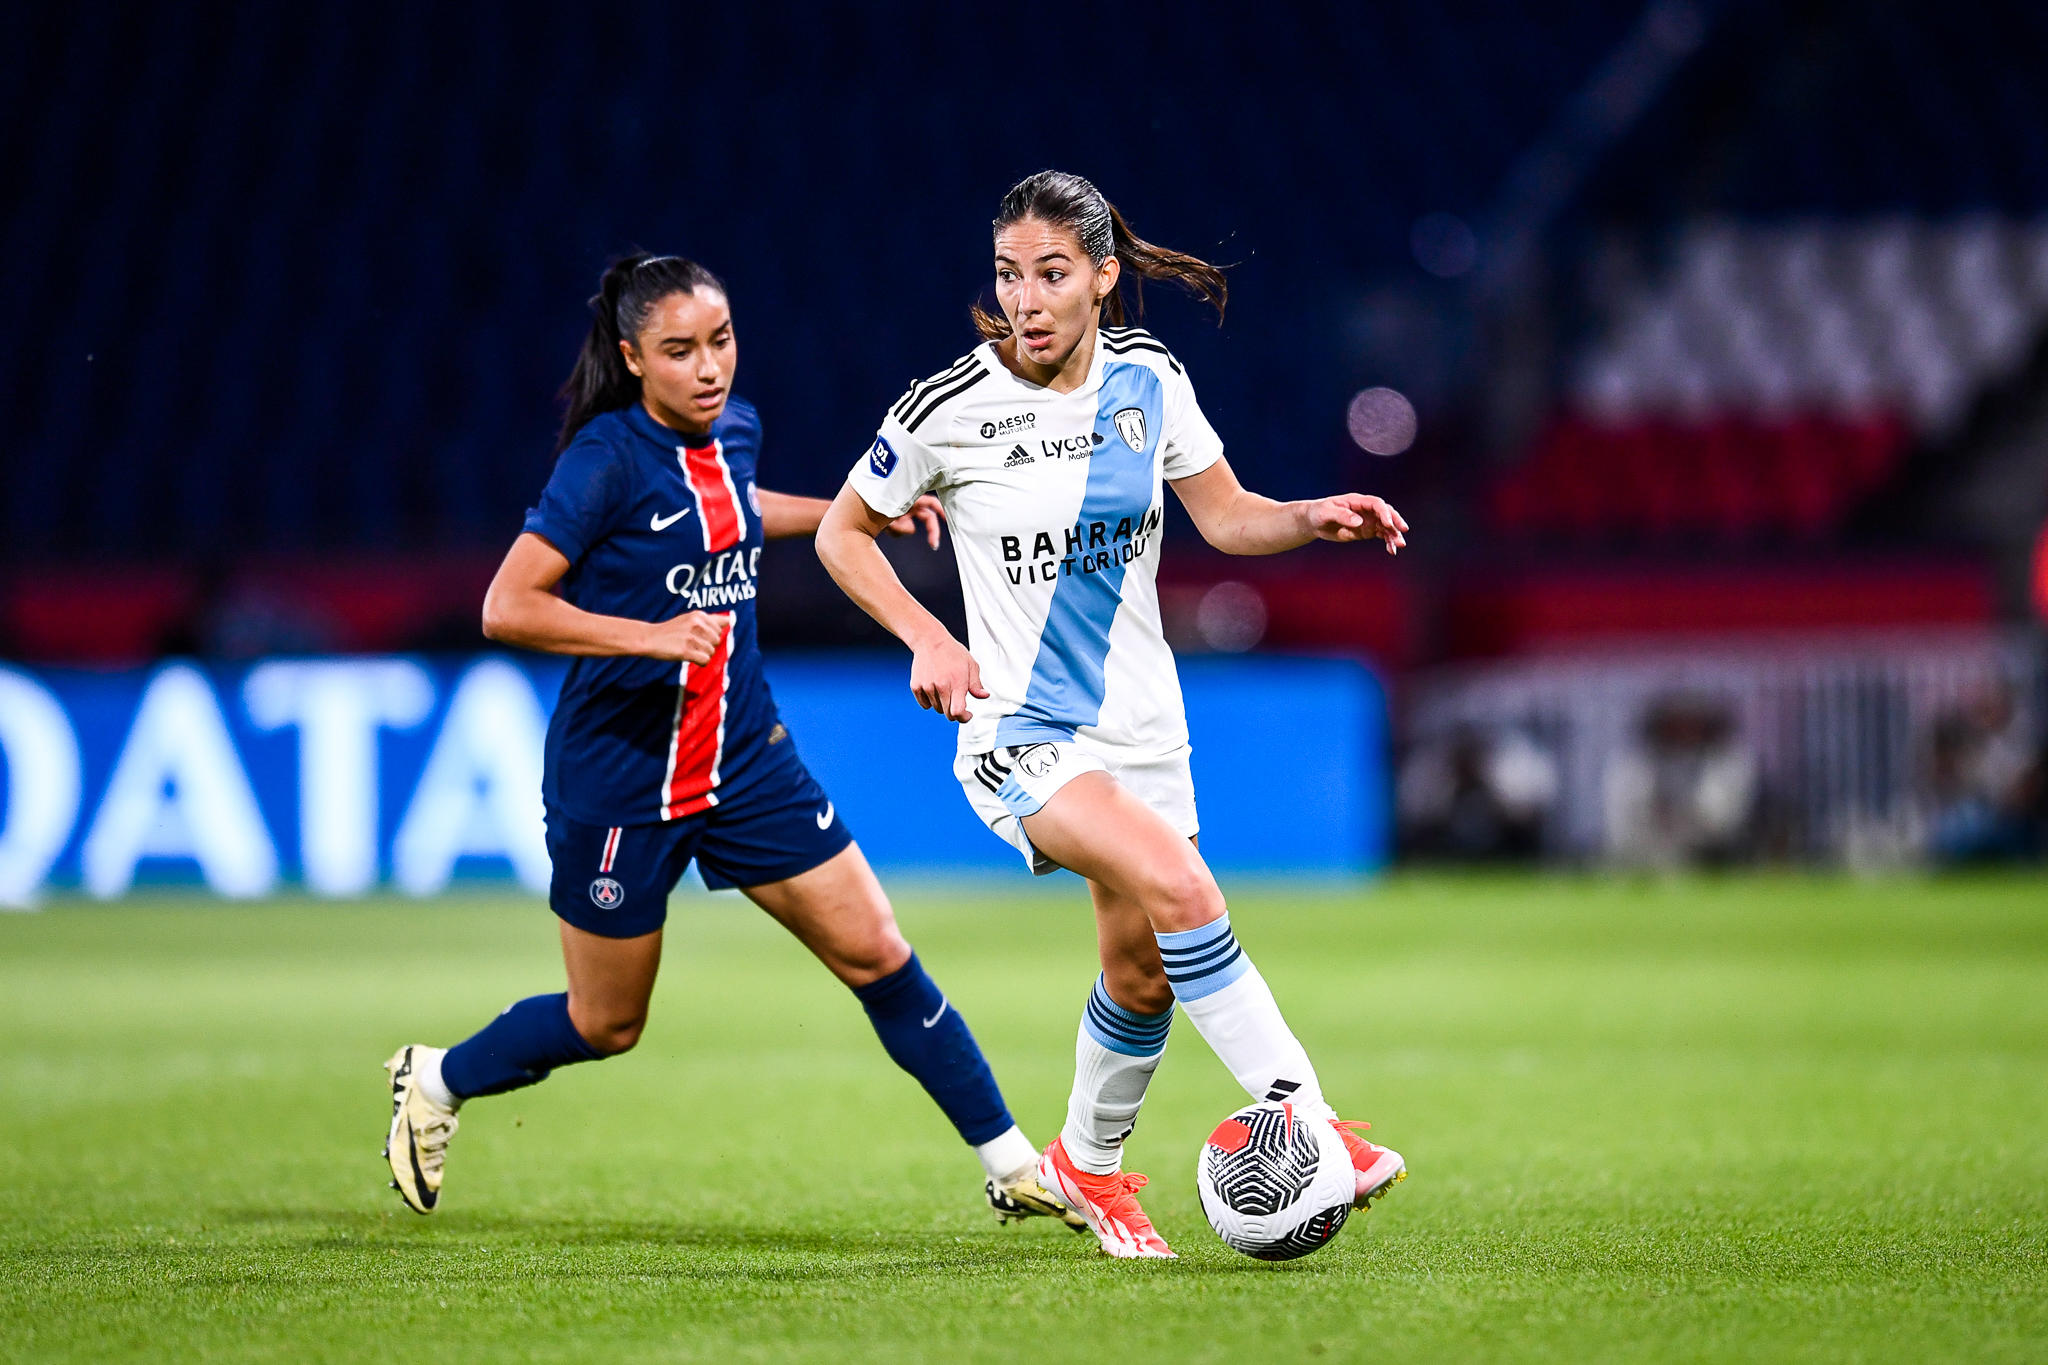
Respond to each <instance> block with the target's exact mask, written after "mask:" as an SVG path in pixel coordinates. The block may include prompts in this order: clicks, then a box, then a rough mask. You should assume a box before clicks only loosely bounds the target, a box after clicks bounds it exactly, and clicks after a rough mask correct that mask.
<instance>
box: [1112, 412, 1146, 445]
mask: <svg viewBox="0 0 2048 1365" xmlns="http://www.w3.org/2000/svg"><path fill="white" fill-rule="evenodd" d="M1116 429H1117V434H1118V435H1120V436H1122V437H1123V438H1124V444H1125V445H1127V446H1129V447H1130V448H1131V449H1132V450H1135V451H1137V452H1138V453H1139V454H1140V455H1143V454H1144V453H1145V410H1144V409H1143V408H1118V409H1117V413H1116Z"/></svg>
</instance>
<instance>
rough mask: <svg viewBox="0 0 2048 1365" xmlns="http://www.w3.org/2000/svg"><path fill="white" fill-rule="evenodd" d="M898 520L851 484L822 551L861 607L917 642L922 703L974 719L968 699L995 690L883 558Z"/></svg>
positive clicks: (913, 677) (915, 664) (915, 668)
mask: <svg viewBox="0 0 2048 1365" xmlns="http://www.w3.org/2000/svg"><path fill="white" fill-rule="evenodd" d="M894 520H895V518H894V517H888V516H884V515H883V514H882V513H880V512H877V511H876V510H875V509H874V508H872V507H870V506H868V504H867V502H866V500H865V499H863V498H862V497H861V495H860V494H858V493H856V492H854V490H853V485H852V484H851V483H848V484H847V485H845V486H844V487H842V488H841V489H840V490H839V496H838V497H836V498H834V499H833V500H832V506H831V507H829V508H827V509H826V511H825V520H824V523H823V524H822V525H820V526H819V527H818V542H817V543H818V558H819V559H820V560H822V561H823V562H824V565H825V572H827V573H829V574H831V575H832V581H833V582H835V583H837V584H838V585H839V587H840V589H841V590H842V591H844V592H845V593H846V595H847V596H848V597H850V598H852V599H853V600H854V602H855V604H856V605H858V606H859V607H860V609H861V610H862V611H864V612H866V613H867V614H868V615H870V616H872V617H874V618H875V620H876V621H877V622H879V623H880V624H881V627H882V629H884V630H886V631H888V632H889V633H890V634H891V635H894V636H895V637H896V638H897V639H899V640H901V641H902V642H903V643H904V644H906V645H908V646H910V656H911V657H910V691H911V695H913V696H915V697H916V698H917V704H918V705H919V706H922V707H923V708H924V709H925V710H927V711H937V712H938V713H939V714H940V715H942V716H944V717H945V718H946V719H948V720H953V721H962V722H964V721H967V720H970V719H972V716H971V714H970V713H969V712H968V710H967V699H968V698H969V697H986V696H987V695H988V689H987V688H985V687H983V686H982V685H981V667H980V665H978V664H976V663H975V662H974V656H973V655H972V654H969V653H968V652H967V646H965V645H963V644H961V643H960V642H959V641H958V640H956V639H954V638H953V632H952V631H950V630H947V629H946V624H945V622H943V621H941V620H940V619H939V618H938V617H936V616H934V615H932V614H931V613H930V612H929V611H927V610H925V606H924V604H923V603H922V602H920V601H918V600H917V599H916V598H915V597H912V596H911V595H910V589H908V588H906V587H904V586H903V580H902V579H900V578H898V577H897V576H896V570H895V568H894V567H892V566H891V565H890V563H889V561H888V560H887V559H885V558H883V556H882V551H881V548H880V547H879V546H877V545H876V544H875V537H876V536H879V535H880V534H882V532H884V531H886V530H888V529H889V523H890V522H892V521H894Z"/></svg>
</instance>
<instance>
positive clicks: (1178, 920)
mask: <svg viewBox="0 0 2048 1365" xmlns="http://www.w3.org/2000/svg"><path fill="white" fill-rule="evenodd" d="M1150 880H1151V882H1152V886H1151V888H1150V891H1151V894H1150V895H1148V896H1147V897H1146V901H1145V910H1146V914H1147V916H1148V917H1149V918H1150V919H1151V921H1152V927H1153V928H1154V929H1156V930H1158V931H1159V932H1161V933H1178V932H1180V931H1182V930H1185V929H1199V928H1201V927H1202V926H1203V925H1205V924H1208V923H1210V922H1211V921H1213V920H1215V919H1217V918H1218V917H1220V916H1221V915H1222V914H1223V910H1224V905H1223V892H1222V890H1221V889H1220V888H1219V887H1218V886H1217V885H1216V879H1215V878H1214V877H1212V876H1210V875H1209V869H1208V868H1206V867H1204V866H1202V864H1201V863H1199V862H1181V863H1175V864H1172V865H1170V866H1168V867H1165V868H1162V869H1160V871H1158V872H1157V873H1155V874H1154V875H1153V877H1152V878H1151V879H1150Z"/></svg>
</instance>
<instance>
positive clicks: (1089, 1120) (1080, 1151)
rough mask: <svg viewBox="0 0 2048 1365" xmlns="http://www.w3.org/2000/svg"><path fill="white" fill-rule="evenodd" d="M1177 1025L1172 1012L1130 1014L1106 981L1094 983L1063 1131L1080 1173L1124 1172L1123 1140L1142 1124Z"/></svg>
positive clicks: (1069, 1154) (1079, 1040)
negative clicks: (1143, 1107) (1168, 1035)
mask: <svg viewBox="0 0 2048 1365" xmlns="http://www.w3.org/2000/svg"><path fill="white" fill-rule="evenodd" d="M1172 1024H1173V1010H1172V1009H1170V1008H1169V1009H1168V1010H1167V1011H1166V1013H1164V1014H1139V1013H1138V1012H1137V1011H1136V1010H1127V1009H1125V1008H1124V1007H1123V1006H1122V1005H1119V1004H1117V1003H1116V1001H1114V1000H1112V999H1110V998H1109V991H1108V990H1107V989H1106V988H1105V986H1104V984H1103V981H1102V978H1100V977H1097V978H1096V979H1095V989H1094V990H1093V991H1092V992H1090V993H1089V996H1088V1008H1087V1009H1086V1010H1084V1011H1083V1012H1082V1014H1081V1029H1080V1035H1079V1037H1078V1038H1076V1040H1075V1042H1074V1091H1073V1094H1072V1095H1071V1096H1069V1097H1068V1099H1067V1126H1066V1127H1065V1128H1062V1129H1061V1130H1060V1141H1061V1143H1062V1144H1063V1145H1064V1146H1065V1147H1066V1149H1067V1158H1068V1159H1069V1160H1071V1161H1072V1162H1073V1163H1074V1165H1075V1166H1077V1167H1079V1168H1080V1169H1081V1170H1084V1171H1087V1172H1088V1173H1089V1174H1091V1175H1112V1174H1114V1173H1115V1172H1116V1171H1118V1170H1120V1169H1122V1166H1123V1159H1124V1139H1125V1138H1127V1137H1129V1136H1130V1135H1131V1128H1132V1126H1133V1125H1134V1124H1136V1123H1137V1121H1138V1107H1139V1106H1140V1105H1142V1104H1143V1103H1144V1102H1145V1087H1146V1086H1147V1085H1149V1084H1151V1081H1152V1073H1153V1072H1154V1071H1157V1070H1158V1069H1159V1059H1160V1058H1161V1057H1162V1056H1164V1055H1165V1053H1166V1032H1167V1030H1168V1029H1169V1028H1170V1027H1171V1026H1172Z"/></svg>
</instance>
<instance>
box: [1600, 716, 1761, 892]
mask: <svg viewBox="0 0 2048 1365" xmlns="http://www.w3.org/2000/svg"><path fill="white" fill-rule="evenodd" d="M1604 781H1605V792H1604V793H1603V795H1604V797H1605V802H1606V813H1607V850H1608V853H1609V854H1610V855H1611V856H1613V857H1614V858H1615V859H1616V860H1617V861H1620V862H1624V863H1630V864H1634V865H1636V866H1640V867H1682V866H1687V865H1693V864H1700V863H1721V862H1729V861H1732V860H1734V859H1736V858H1740V857H1744V856H1746V855H1747V854H1749V853H1750V852H1751V851H1752V848H1753V834H1754V824H1755V819H1754V817H1755V813H1756V806H1757V763H1756V756H1755V755H1754V754H1752V753H1751V752H1750V751H1749V749H1748V748H1747V747H1745V746H1744V745H1743V744H1741V743H1740V742H1738V740H1737V736H1736V727H1735V716H1734V713H1733V712H1732V711H1731V710H1730V709H1729V706H1728V704H1727V703H1726V702H1724V701H1722V700H1720V699H1718V698H1714V697H1706V696H1701V695H1698V694H1695V693H1676V694H1672V695H1668V696H1664V697H1661V698H1658V699H1657V700H1655V701H1652V702H1651V703H1650V705H1649V706H1648V707H1647V708H1646V709H1645V711H1644V713H1643V722H1642V731H1641V738H1640V742H1639V743H1638V744H1637V745H1636V746H1635V747H1633V748H1629V749H1625V750H1623V751H1621V752H1620V753H1619V754H1618V755H1617V756H1616V757H1615V759H1614V761H1613V762H1612V763H1611V764H1610V765H1609V766H1608V769H1607V773H1606V776H1605V779H1604Z"/></svg>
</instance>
